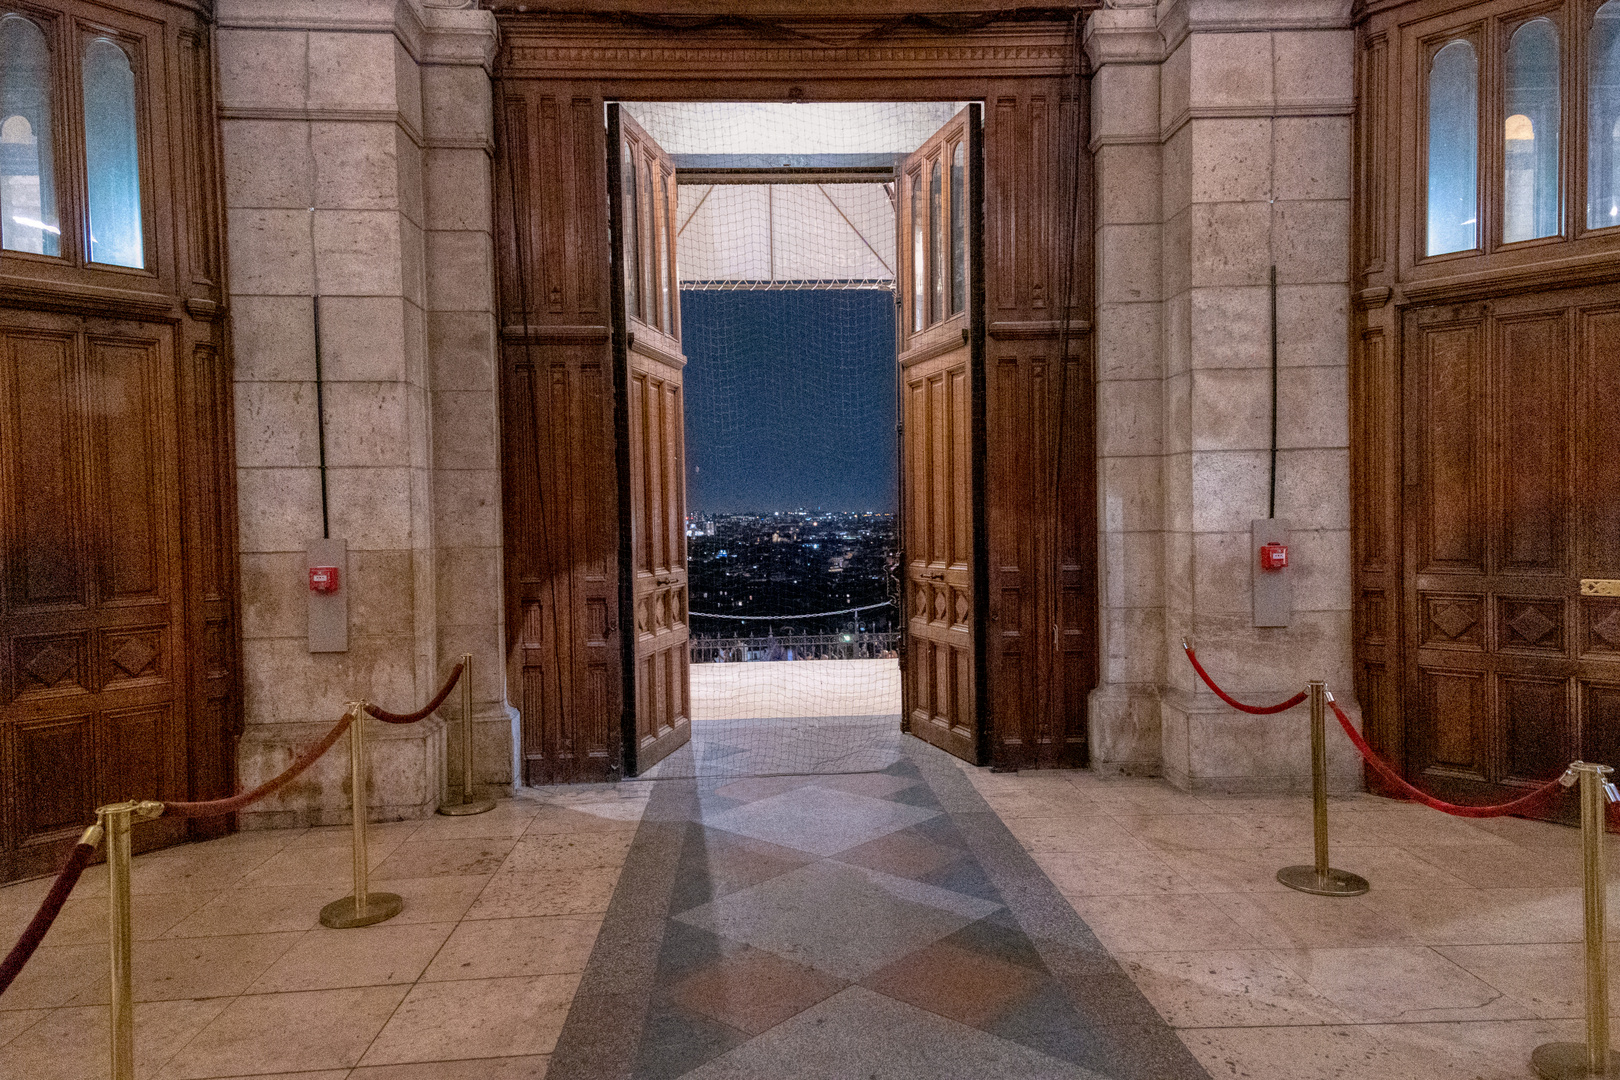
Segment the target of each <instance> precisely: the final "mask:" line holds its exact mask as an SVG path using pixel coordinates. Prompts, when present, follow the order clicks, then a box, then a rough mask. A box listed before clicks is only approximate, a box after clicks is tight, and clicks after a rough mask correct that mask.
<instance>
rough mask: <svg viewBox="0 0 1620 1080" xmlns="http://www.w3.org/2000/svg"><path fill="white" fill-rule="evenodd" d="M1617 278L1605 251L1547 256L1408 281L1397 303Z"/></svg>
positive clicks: (1618, 266)
mask: <svg viewBox="0 0 1620 1080" xmlns="http://www.w3.org/2000/svg"><path fill="white" fill-rule="evenodd" d="M1611 281H1620V262H1617V260H1616V259H1615V256H1614V255H1613V254H1612V253H1608V252H1599V253H1597V254H1592V255H1582V256H1575V257H1573V258H1568V259H1555V260H1549V261H1547V262H1544V263H1535V264H1531V265H1527V266H1523V267H1518V268H1515V269H1513V270H1507V271H1504V270H1480V271H1475V272H1473V273H1466V274H1453V275H1450V276H1448V277H1444V278H1432V279H1429V280H1427V281H1408V282H1405V283H1404V284H1403V286H1402V289H1401V292H1402V294H1403V295H1402V297H1401V298H1400V299H1399V300H1398V301H1397V303H1402V304H1425V303H1431V302H1434V301H1445V300H1450V299H1454V298H1462V297H1468V298H1473V299H1481V298H1484V297H1491V296H1514V295H1517V294H1520V293H1528V292H1539V291H1541V290H1543V289H1559V288H1569V287H1574V286H1581V285H1602V284H1606V283H1608V282H1611Z"/></svg>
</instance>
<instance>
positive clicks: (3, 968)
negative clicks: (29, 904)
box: [0, 844, 96, 994]
mask: <svg viewBox="0 0 1620 1080" xmlns="http://www.w3.org/2000/svg"><path fill="white" fill-rule="evenodd" d="M95 853H96V845H94V844H74V845H73V851H72V852H71V853H70V854H69V855H68V860H67V863H66V864H65V865H64V866H63V867H62V869H61V870H60V871H58V872H57V875H56V880H55V881H53V882H51V891H50V892H48V893H46V894H45V900H44V902H42V903H41V904H40V905H39V910H38V911H36V912H34V917H33V918H32V919H31V920H29V923H28V925H27V926H26V927H24V928H23V932H22V936H21V937H19V938H18V939H17V944H15V945H13V946H12V947H11V951H10V952H9V953H7V954H6V958H5V960H4V961H0V994H4V993H5V992H6V989H7V988H8V987H10V986H11V984H12V982H13V980H15V979H16V978H17V975H18V973H19V972H21V971H22V969H23V965H24V964H26V963H28V958H29V957H30V956H33V955H34V950H35V949H37V948H39V943H40V942H41V941H44V940H45V934H46V933H47V932H48V931H49V930H50V928H51V924H52V923H54V922H55V921H56V917H57V916H58V915H60V914H61V913H62V905H63V904H65V903H66V902H67V898H68V894H69V893H71V892H72V891H73V886H75V885H77V884H78V883H79V875H80V874H82V873H84V868H85V867H86V866H87V865H89V863H90V858H91V856H93V855H95Z"/></svg>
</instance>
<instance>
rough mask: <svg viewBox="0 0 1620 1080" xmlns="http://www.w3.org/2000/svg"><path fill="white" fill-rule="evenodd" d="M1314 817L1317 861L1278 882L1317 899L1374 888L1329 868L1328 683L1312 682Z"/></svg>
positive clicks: (1288, 870) (1283, 873) (1282, 873)
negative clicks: (1317, 897)
mask: <svg viewBox="0 0 1620 1080" xmlns="http://www.w3.org/2000/svg"><path fill="white" fill-rule="evenodd" d="M1310 700H1311V817H1312V819H1313V824H1314V825H1315V830H1314V831H1315V839H1316V862H1315V863H1314V864H1313V865H1311V866H1285V867H1283V868H1282V869H1281V870H1279V871H1277V880H1278V881H1280V882H1282V883H1283V884H1284V885H1286V886H1288V887H1289V888H1290V889H1298V890H1299V891H1300V892H1306V893H1312V894H1314V895H1316V896H1360V895H1361V894H1362V893H1364V892H1366V891H1367V890H1368V889H1369V888H1371V886H1369V885H1368V884H1367V879H1366V878H1364V877H1362V876H1361V875H1360V874H1352V873H1350V872H1349V871H1348V870H1335V869H1333V868H1332V867H1331V866H1329V865H1328V817H1327V684H1326V683H1324V682H1322V681H1321V680H1320V679H1312V680H1311V698H1310Z"/></svg>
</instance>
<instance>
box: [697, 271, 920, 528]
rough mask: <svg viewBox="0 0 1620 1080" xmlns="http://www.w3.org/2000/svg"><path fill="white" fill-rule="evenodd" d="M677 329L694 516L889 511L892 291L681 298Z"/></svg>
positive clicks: (713, 294) (892, 436)
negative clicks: (683, 364)
mask: <svg viewBox="0 0 1620 1080" xmlns="http://www.w3.org/2000/svg"><path fill="white" fill-rule="evenodd" d="M681 324H682V339H683V340H682V346H683V351H684V352H685V353H686V356H687V366H686V371H685V379H684V386H685V399H686V400H685V409H686V415H685V424H686V469H687V475H686V497H687V506H688V509H689V511H690V512H691V513H704V514H736V513H775V512H778V511H780V512H783V513H787V512H797V511H799V510H801V509H802V510H807V511H817V512H821V513H839V512H843V513H868V512H871V513H890V512H893V510H894V505H895V492H894V488H895V432H894V428H895V420H894V404H895V402H894V376H895V372H894V363H895V357H894V294H893V293H891V292H889V291H888V290H883V289H850V290H827V291H820V290H786V291H779V292H772V291H736V292H725V291H713V290H683V291H682V293H681ZM790 508H791V509H790Z"/></svg>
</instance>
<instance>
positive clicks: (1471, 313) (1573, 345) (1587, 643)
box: [1403, 288, 1620, 809]
mask: <svg viewBox="0 0 1620 1080" xmlns="http://www.w3.org/2000/svg"><path fill="white" fill-rule="evenodd" d="M1403 329H1404V339H1405V342H1406V365H1405V366H1406V375H1405V380H1406V391H1405V393H1406V405H1407V408H1406V415H1407V417H1408V418H1409V419H1408V428H1407V433H1406V447H1405V454H1406V457H1407V461H1406V498H1405V499H1404V500H1403V502H1404V504H1405V506H1406V515H1405V516H1406V559H1405V564H1406V568H1407V569H1406V574H1405V588H1404V614H1405V623H1406V626H1405V630H1406V633H1407V635H1408V642H1409V648H1408V649H1407V651H1406V652H1407V663H1406V672H1405V678H1406V686H1405V690H1406V695H1405V696H1406V701H1407V715H1408V724H1409V728H1408V730H1409V735H1408V739H1407V754H1408V767H1409V768H1410V769H1412V770H1413V771H1415V772H1417V773H1418V774H1420V775H1421V776H1422V778H1423V780H1424V781H1425V782H1426V783H1427V784H1428V786H1430V787H1432V788H1434V789H1435V790H1438V791H1441V792H1449V793H1455V794H1460V795H1467V796H1475V797H1489V798H1492V799H1498V798H1502V797H1505V796H1508V795H1511V794H1513V793H1514V792H1515V791H1516V790H1518V789H1521V788H1523V787H1524V786H1526V785H1529V784H1533V783H1535V782H1538V781H1543V780H1545V779H1547V778H1548V777H1551V776H1556V775H1558V773H1559V772H1560V771H1561V770H1562V769H1563V768H1564V766H1565V765H1566V764H1568V763H1569V762H1570V761H1571V760H1573V759H1575V758H1584V759H1586V760H1595V761H1601V762H1605V763H1608V764H1614V765H1620V597H1603V596H1583V595H1581V581H1582V579H1585V578H1602V579H1620V494H1617V493H1620V459H1617V458H1616V455H1615V453H1614V448H1615V447H1616V446H1617V445H1620V302H1617V301H1616V299H1615V294H1614V291H1613V289H1611V288H1599V289H1587V290H1569V291H1564V292H1546V293H1539V294H1532V295H1529V296H1516V297H1509V298H1504V299H1496V300H1492V301H1489V302H1477V303H1453V304H1446V305H1439V306H1431V307H1423V308H1417V309H1413V310H1411V311H1409V312H1407V314H1406V316H1405V325H1404V328H1403ZM1565 809H1567V807H1566V808H1565Z"/></svg>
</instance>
